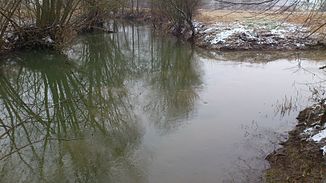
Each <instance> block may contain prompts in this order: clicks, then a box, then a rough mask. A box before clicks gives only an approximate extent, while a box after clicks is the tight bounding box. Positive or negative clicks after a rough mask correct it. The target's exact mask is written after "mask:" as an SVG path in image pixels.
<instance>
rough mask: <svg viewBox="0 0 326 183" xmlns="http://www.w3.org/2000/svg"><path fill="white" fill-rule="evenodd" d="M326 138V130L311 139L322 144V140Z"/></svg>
mask: <svg viewBox="0 0 326 183" xmlns="http://www.w3.org/2000/svg"><path fill="white" fill-rule="evenodd" d="M325 138H326V129H324V130H321V131H320V132H319V133H317V134H316V135H314V136H312V137H311V140H313V141H314V142H320V141H321V140H323V139H325Z"/></svg>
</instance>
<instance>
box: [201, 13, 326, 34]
mask: <svg viewBox="0 0 326 183" xmlns="http://www.w3.org/2000/svg"><path fill="white" fill-rule="evenodd" d="M195 19H196V20H198V21H201V22H204V23H206V24H213V23H216V22H225V23H231V22H237V21H240V22H244V21H251V22H252V21H259V22H261V21H278V22H287V23H293V24H299V25H304V26H309V27H312V29H316V28H318V27H319V26H320V25H322V24H325V23H326V13H321V12H318V13H317V12H277V11H268V12H262V11H243V10H234V11H232V10H206V9H205V10H204V9H201V10H199V11H198V13H197V15H196V17H195ZM322 31H325V30H324V29H321V30H319V32H322Z"/></svg>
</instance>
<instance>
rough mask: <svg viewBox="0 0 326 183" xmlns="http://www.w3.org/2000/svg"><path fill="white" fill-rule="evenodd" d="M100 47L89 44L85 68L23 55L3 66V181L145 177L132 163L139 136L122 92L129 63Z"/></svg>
mask: <svg viewBox="0 0 326 183" xmlns="http://www.w3.org/2000/svg"><path fill="white" fill-rule="evenodd" d="M108 44H110V43H108ZM96 46H97V45H96V44H87V43H84V44H83V47H82V48H83V49H82V50H83V52H82V53H83V55H81V58H82V59H81V61H82V62H81V63H78V64H80V65H79V66H77V65H74V64H68V63H71V62H70V61H68V60H67V58H66V57H63V56H61V55H56V54H51V53H30V54H29V53H25V54H23V55H22V56H23V57H21V58H20V60H19V63H15V64H14V67H13V65H3V66H2V72H1V77H0V85H1V89H0V99H1V100H0V102H1V103H0V106H1V110H2V113H1V120H0V121H1V124H2V129H1V135H0V137H1V146H2V148H1V157H0V158H1V177H2V179H1V180H4V182H104V181H108V180H111V179H112V178H114V180H112V181H119V182H120V181H121V182H123V181H127V182H128V180H137V179H138V178H139V179H141V177H142V175H141V174H140V171H139V170H137V167H135V166H134V165H133V164H132V162H131V161H130V160H129V159H128V156H130V153H131V152H132V150H133V149H134V148H135V147H136V146H137V144H139V141H140V138H141V130H140V128H139V126H138V124H137V121H136V120H137V118H136V117H135V115H134V113H133V112H132V110H131V108H130V107H129V106H130V105H131V104H130V102H129V100H128V96H127V95H128V92H127V90H126V89H125V88H124V86H123V82H124V80H125V74H124V72H123V70H124V69H123V68H122V67H121V66H122V65H123V63H121V62H119V60H117V57H120V55H118V53H117V54H116V55H113V54H111V53H110V52H107V50H105V49H107V47H104V49H101V50H98V51H96V52H95V51H94V50H96V49H98V47H96ZM101 46H104V45H101ZM108 49H111V48H108ZM112 53H113V52H112ZM120 60H122V59H120ZM112 67H114V68H115V69H117V70H115V71H114V70H112V69H111V68H112ZM119 68H121V69H119ZM118 69H119V70H118ZM8 71H9V72H8ZM110 72H111V73H110ZM113 72H119V74H114V73H113ZM22 163H23V164H24V165H22ZM20 172H23V175H22V176H15V174H21V173H20ZM115 174H116V175H117V176H112V175H115Z"/></svg>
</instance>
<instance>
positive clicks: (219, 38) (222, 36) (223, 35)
mask: <svg viewBox="0 0 326 183" xmlns="http://www.w3.org/2000/svg"><path fill="white" fill-rule="evenodd" d="M247 32H248V30H246V29H245V28H244V27H243V26H239V27H236V28H234V29H230V30H223V31H222V32H220V33H219V34H217V35H215V37H214V39H213V40H211V41H210V43H211V44H218V43H225V42H226V39H228V38H229V37H230V36H232V35H233V34H235V33H245V34H246V35H250V34H249V33H247Z"/></svg>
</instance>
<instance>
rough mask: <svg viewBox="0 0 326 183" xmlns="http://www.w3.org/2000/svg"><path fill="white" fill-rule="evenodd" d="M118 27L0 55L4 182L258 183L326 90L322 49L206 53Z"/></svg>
mask: <svg viewBox="0 0 326 183" xmlns="http://www.w3.org/2000/svg"><path fill="white" fill-rule="evenodd" d="M115 28H116V29H117V30H118V31H117V33H114V34H106V33H97V34H89V35H84V36H81V37H79V38H78V40H77V41H76V42H75V43H74V44H73V45H72V46H71V47H70V48H68V49H67V50H66V52H65V53H66V54H65V55H60V54H57V53H53V52H49V51H25V52H18V53H15V54H13V55H12V56H10V57H8V58H6V59H5V60H4V61H3V62H2V64H1V65H0V69H1V71H0V86H1V87H0V109H1V111H2V112H1V113H0V124H1V126H0V146H1V149H0V182H6V183H22V182H35V183H38V182H40V183H41V182H80V183H86V182H89V183H93V182H99V183H104V182H131V183H133V182H137V183H144V182H149V183H152V182H153V183H166V182H178V183H192V182H193V183H196V182H205V183H213V182H261V181H263V180H264V171H265V170H266V169H267V168H268V167H269V165H268V162H267V161H266V160H265V157H266V156H267V155H268V154H269V153H271V152H273V151H274V150H276V149H277V148H279V147H280V146H279V145H278V143H279V142H281V141H283V140H285V139H286V138H287V132H288V131H290V130H292V129H293V127H294V126H295V125H296V117H297V115H298V114H299V111H301V110H303V109H304V108H306V107H308V106H310V105H311V104H313V103H314V102H315V100H316V99H317V98H318V97H321V96H320V95H322V93H318V92H317V93H316V90H318V91H322V90H323V89H324V87H323V82H321V81H323V78H324V71H323V70H319V67H321V66H324V65H325V64H326V62H325V61H326V56H325V55H324V52H323V51H315V52H312V51H309V52H303V51H299V52H280V51H278V52H276V51H275V52H210V51H205V50H201V49H198V48H194V47H193V46H191V45H189V44H188V43H184V42H182V41H178V40H176V39H174V38H171V37H168V36H161V35H159V34H158V33H157V32H155V31H154V30H152V29H151V28H150V27H149V26H141V25H129V24H128V25H123V24H121V25H117V26H116V27H115ZM319 94H320V95H319ZM17 175H19V176H17Z"/></svg>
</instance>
